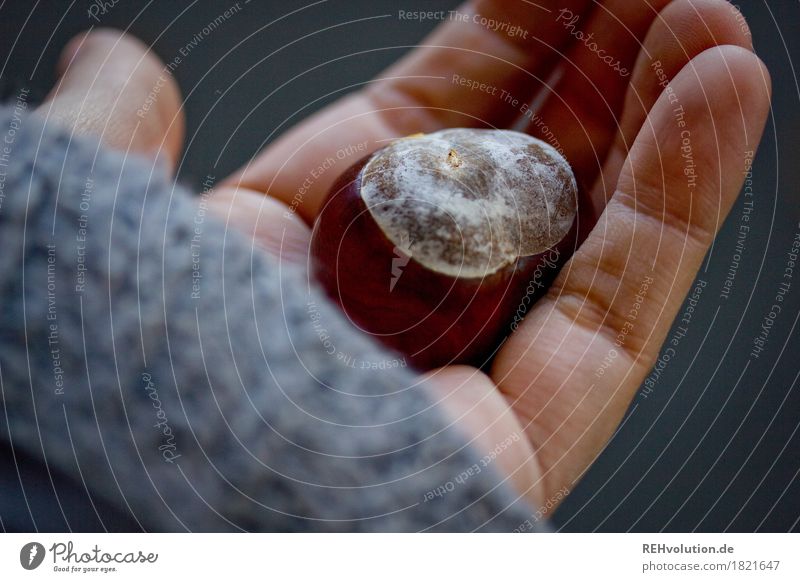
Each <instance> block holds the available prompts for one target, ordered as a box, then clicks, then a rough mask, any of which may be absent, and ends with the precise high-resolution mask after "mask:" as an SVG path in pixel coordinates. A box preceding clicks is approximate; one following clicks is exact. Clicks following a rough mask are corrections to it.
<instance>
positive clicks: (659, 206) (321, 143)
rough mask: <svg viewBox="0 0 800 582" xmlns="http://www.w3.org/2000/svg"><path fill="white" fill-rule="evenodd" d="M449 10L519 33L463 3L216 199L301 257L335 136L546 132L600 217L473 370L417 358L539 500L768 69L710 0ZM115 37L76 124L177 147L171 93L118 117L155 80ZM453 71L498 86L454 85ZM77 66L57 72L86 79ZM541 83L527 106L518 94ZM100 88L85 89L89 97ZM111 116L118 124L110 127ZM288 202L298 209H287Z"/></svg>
mask: <svg viewBox="0 0 800 582" xmlns="http://www.w3.org/2000/svg"><path fill="white" fill-rule="evenodd" d="M459 12H460V13H461V14H471V13H476V14H480V15H482V16H485V17H487V18H490V19H493V20H495V21H498V22H508V23H509V24H510V25H518V26H519V27H520V30H522V31H526V32H527V34H524V35H523V34H520V35H516V36H513V37H511V36H508V35H506V34H505V33H504V32H503V31H502V30H500V31H498V32H492V31H491V30H490V29H489V28H487V27H486V26H483V25H481V24H479V23H475V22H473V20H472V18H469V17H468V18H466V19H465V20H466V22H462V21H448V22H446V23H444V24H443V25H441V26H440V27H439V28H438V29H437V30H436V31H435V32H434V33H433V34H432V35H431V36H430V37H429V38H427V39H426V40H425V41H423V42H422V43H421V46H420V47H419V48H418V49H417V50H416V51H414V52H412V53H410V54H409V55H408V56H407V57H405V58H404V59H402V60H401V61H400V62H399V63H397V64H396V65H395V66H394V67H392V68H390V69H389V70H388V71H386V72H385V73H384V74H383V75H381V76H380V77H379V78H378V79H377V80H376V81H375V82H374V83H372V84H371V85H369V86H368V87H367V88H365V89H363V90H361V91H359V92H357V93H354V94H352V95H350V96H348V97H346V98H344V99H342V100H340V101H339V102H337V103H336V104H334V105H332V106H331V107H329V108H327V109H325V110H324V111H322V112H320V113H318V114H316V115H314V116H313V117H311V118H310V119H308V120H307V121H305V122H303V123H302V124H300V125H299V126H298V127H296V128H295V129H293V130H292V131H291V132H289V133H287V134H286V135H284V136H283V137H281V138H280V139H279V140H277V141H276V142H275V143H274V144H273V145H272V146H271V147H270V148H269V149H268V150H267V151H265V152H264V153H263V154H261V155H260V156H259V157H257V158H256V159H255V160H253V161H252V162H251V163H249V164H247V165H246V166H245V167H244V168H242V169H241V170H240V171H239V172H237V173H236V174H235V175H234V176H232V177H231V178H229V179H228V180H227V181H226V182H225V187H224V188H221V189H220V190H219V191H218V192H217V194H216V196H215V197H214V198H213V206H214V207H215V208H216V210H217V211H218V212H219V213H220V215H221V216H222V217H223V218H224V219H226V220H229V221H230V222H231V224H232V225H234V226H236V227H237V228H240V229H242V230H243V231H244V232H245V233H246V234H248V235H250V236H253V238H254V240H255V241H257V242H258V243H260V244H262V245H263V246H264V247H265V248H267V249H268V250H270V251H271V252H274V253H276V254H277V255H278V256H279V257H281V258H282V259H284V260H288V261H297V260H304V259H305V249H306V247H307V245H308V238H309V232H310V231H309V229H308V226H307V224H308V223H311V222H312V221H313V219H314V216H315V214H316V212H317V209H318V208H319V206H320V204H321V202H322V199H323V197H324V196H325V194H326V192H327V190H328V188H329V187H330V185H331V182H332V181H333V180H334V179H335V177H336V176H335V175H334V174H335V173H336V172H331V173H327V174H323V176H322V177H321V178H320V179H318V180H316V181H315V182H314V183H313V184H312V185H311V187H310V188H307V189H306V191H305V194H304V195H303V197H302V198H301V199H299V200H298V199H297V198H295V195H296V193H297V192H298V190H299V189H300V187H301V185H302V184H303V182H304V180H305V178H306V176H307V175H308V173H309V169H310V168H313V167H316V166H317V165H319V162H320V160H325V159H326V158H327V157H335V154H336V152H337V151H338V150H340V149H341V148H347V147H348V146H352V145H353V144H358V143H362V142H366V143H367V144H368V145H369V147H371V148H372V149H377V148H378V147H380V145H381V144H382V143H384V140H386V139H390V138H394V137H399V136H404V135H408V134H412V133H417V132H431V131H435V130H438V129H441V128H443V127H450V126H484V127H486V126H489V127H510V126H515V127H516V124H518V123H523V124H526V127H527V131H529V132H530V133H531V134H533V135H535V136H536V137H540V138H541V139H544V140H546V141H550V142H551V143H554V142H553V139H555V140H557V147H560V148H561V149H562V150H563V152H564V153H565V155H566V157H567V158H568V160H569V161H570V163H571V165H572V167H573V169H574V171H575V174H576V177H577V179H578V183H579V185H580V186H581V187H582V188H585V189H587V190H589V191H590V192H591V198H592V203H593V208H592V209H591V210H592V212H593V213H594V214H595V216H597V223H596V225H595V226H594V228H593V230H591V232H587V233H585V234H586V235H587V238H586V239H585V241H584V242H583V244H582V246H581V247H580V248H579V249H578V251H577V252H576V254H575V255H574V256H573V258H572V259H571V260H570V261H569V262H568V263H567V265H566V266H565V267H564V268H563V270H562V272H561V274H560V276H559V277H558V279H557V281H556V282H555V284H554V285H553V287H552V288H551V289H550V291H549V293H548V294H547V296H546V297H545V298H543V299H542V300H540V301H539V302H538V303H537V304H536V305H535V307H534V308H533V309H532V310H531V311H530V313H529V314H528V316H527V317H526V319H525V320H524V322H523V323H522V324H521V325H520V327H519V328H518V330H517V331H516V332H515V333H514V334H512V336H511V337H510V338H509V339H508V340H507V341H506V343H505V344H504V345H503V347H502V349H501V350H500V352H499V353H498V354H497V357H496V358H495V363H494V366H493V368H492V370H491V372H490V374H489V375H485V374H483V373H482V372H480V371H478V370H476V369H473V368H468V367H464V366H451V367H446V368H442V369H440V370H435V371H433V372H431V373H429V374H428V375H427V379H428V380H429V383H430V386H431V390H432V391H433V392H434V393H435V394H436V396H437V399H438V401H439V402H440V403H441V404H442V406H443V407H444V409H445V410H446V411H447V413H448V414H450V415H452V418H453V419H454V422H458V423H459V425H460V427H461V428H462V430H463V431H464V432H465V434H467V435H469V436H470V438H471V439H472V440H473V441H474V444H475V445H476V446H477V447H478V448H479V449H480V448H483V449H484V450H487V451H488V450H492V449H494V448H495V447H496V445H498V443H501V442H503V441H504V440H505V439H506V438H507V436H509V435H512V434H517V435H524V438H520V439H518V440H515V441H514V444H513V445H512V446H510V447H508V448H506V449H505V450H504V451H503V452H502V453H501V454H499V455H498V456H497V459H496V460H495V461H494V466H495V467H496V468H497V469H499V470H500V471H501V472H503V473H504V474H505V475H507V476H508V478H509V480H510V481H511V483H512V484H513V485H514V486H515V487H516V488H517V489H518V491H519V492H520V494H522V495H525V496H526V497H527V498H528V499H529V500H530V501H531V503H532V504H534V506H542V505H544V504H545V503H547V502H548V501H549V502H550V503H549V505H550V506H552V505H555V504H557V502H558V501H559V500H560V499H561V498H562V497H563V492H568V491H569V490H570V489H572V487H573V485H574V483H575V482H576V481H577V479H578V478H579V477H580V476H581V475H582V474H583V472H584V471H585V470H586V469H587V468H588V466H589V465H590V464H591V463H592V462H593V460H594V459H595V458H596V456H597V455H598V454H599V452H600V451H601V449H602V447H603V446H604V444H605V443H606V442H607V441H608V439H609V438H610V437H611V435H612V433H613V431H614V430H615V428H616V427H617V425H618V423H619V422H620V420H621V418H622V416H623V414H624V412H625V410H626V409H627V407H628V405H629V403H630V401H631V399H632V398H633V396H634V394H635V392H636V390H637V389H638V387H639V386H640V384H641V382H642V380H643V379H644V377H645V375H646V374H647V372H648V371H649V370H650V368H651V367H652V365H653V363H654V362H655V359H656V357H657V356H658V353H659V350H660V347H661V345H662V343H663V341H664V339H665V337H666V334H667V332H668V330H669V328H670V326H671V324H672V322H673V319H674V318H675V316H676V314H677V312H678V310H679V308H680V306H681V304H682V302H683V300H684V298H685V296H686V293H687V292H688V290H689V288H690V286H691V284H692V281H693V279H694V276H695V274H696V272H697V270H698V268H699V265H700V263H701V261H702V259H703V257H704V255H705V253H706V251H707V249H708V247H709V245H710V243H711V241H712V240H713V238H714V236H715V234H716V232H717V230H718V229H719V227H720V226H721V224H722V222H723V220H724V218H725V216H726V214H727V212H728V211H729V209H730V206H731V205H732V203H733V202H734V200H735V199H736V197H737V194H738V192H739V189H740V187H741V184H742V181H743V179H744V171H745V168H746V164H747V159H748V158H747V155H746V152H751V151H753V150H755V149H756V147H757V145H758V142H759V140H760V136H761V132H762V130H763V126H764V123H765V120H766V116H767V113H768V109H769V101H770V80H769V74H768V72H767V71H766V69H765V67H764V65H763V64H762V63H761V61H760V60H759V59H758V58H757V57H756V56H755V55H754V54H753V53H752V45H751V42H750V35H749V32H748V31H747V29H746V26H744V25H743V24H742V23H743V21H742V19H741V16H740V15H739V14H738V12H736V10H735V9H734V8H733V7H732V6H731V5H730V4H728V3H726V2H723V1H722V0H693V1H689V0H674V1H673V2H668V1H667V0H649V2H648V1H645V0H642V1H641V2H639V1H630V0H605V1H604V2H598V3H594V2H589V1H585V0H560V1H559V2H556V1H551V0H540V1H539V2H538V3H536V5H534V4H533V3H522V2H519V3H510V2H500V1H489V0H486V1H478V0H476V1H474V2H470V3H467V4H466V5H464V6H462V7H461V8H460V9H459ZM96 35H97V33H93V34H92V35H90V36H89V37H87V38H88V39H90V40H91V39H92V37H95V38H96ZM590 35H591V36H590ZM100 36H101V37H103V38H101V40H102V41H103V42H112V38H114V35H113V33H108V32H104V33H100ZM116 39H117V41H115V42H117V45H115V46H116V47H117V49H115V50H112V51H109V50H108V47H107V46H106V50H101V51H97V55H96V57H95V62H94V65H92V64H91V63H90V62H89V61H90V60H91V57H87V59H86V61H84V64H83V65H80V66H78V67H77V69H76V70H78V69H81V67H83V68H85V69H86V70H88V71H95V72H97V71H100V73H97V75H101V74H102V75H111V73H112V71H110V70H109V71H106V72H105V73H104V72H103V71H104V69H103V67H102V66H101V65H100V58H101V57H106V56H107V57H108V58H109V59H114V60H117V59H118V60H120V61H121V62H126V63H128V65H129V68H128V69H125V70H126V71H127V72H128V73H130V74H129V80H128V81H127V82H123V81H122V79H121V77H122V76H123V72H122V71H121V68H120V67H115V68H114V69H115V70H116V71H117V82H116V84H113V83H104V86H105V87H106V88H107V89H106V93H108V88H112V89H114V88H115V89H116V92H117V94H118V95H117V96H120V95H122V96H123V97H122V98H121V99H120V98H118V99H116V100H115V101H114V103H115V105H114V106H106V107H98V108H97V110H96V111H94V112H93V113H90V114H88V115H89V116H90V117H92V116H93V115H94V119H95V120H97V119H100V122H97V121H94V122H92V123H87V122H83V123H78V124H77V125H76V127H77V128H78V129H80V128H86V130H88V131H94V132H97V133H100V134H101V135H102V138H103V139H105V140H106V141H108V142H109V143H111V144H112V145H114V146H117V147H124V148H126V149H131V150H137V151H142V152H161V153H162V155H163V156H164V157H166V158H167V159H175V158H176V157H177V155H178V152H179V140H176V137H175V136H176V132H177V131H178V130H177V129H176V128H180V127H182V120H180V118H181V116H180V111H179V106H178V105H176V104H175V103H173V102H172V100H171V99H159V100H158V102H157V110H158V113H157V115H151V116H149V122H153V123H154V124H155V121H154V120H158V123H160V124H161V125H157V124H155V125H156V127H155V128H149V129H148V131H147V132H140V131H136V130H135V129H132V128H133V127H134V126H135V125H136V124H135V123H131V122H135V121H136V119H135V116H136V111H137V109H139V108H140V107H141V102H142V101H141V99H142V92H145V93H146V92H147V91H149V90H150V88H152V87H153V84H154V79H155V78H157V77H156V76H154V74H153V73H152V72H145V73H142V69H143V68H145V65H142V63H151V62H152V61H153V60H154V58H153V57H152V56H146V55H145V48H144V47H143V46H141V45H138V44H136V43H134V42H133V41H130V40H129V39H127V38H124V37H123V38H120V37H116ZM98 42H99V41H98ZM120 47H122V48H120ZM601 51H602V52H601ZM134 52H135V53H136V56H137V57H139V58H140V59H141V60H140V61H138V62H139V65H138V66H134V63H135V62H137V61H136V59H134V58H132V57H131V54H133V53H134ZM101 53H103V54H101ZM68 54H70V53H68ZM78 54H80V51H79V52H78ZM126 55H127V56H126ZM126 59H127V60H126ZM76 61H77V62H80V61H81V59H76ZM73 67H74V65H70V66H69V67H66V72H65V77H64V78H65V79H69V77H70V75H71V74H72V73H71V72H70V71H71V69H73ZM147 67H148V71H149V65H147ZM109 69H111V67H109ZM554 72H558V75H553V73H554ZM76 74H78V73H76ZM158 74H159V75H160V74H161V71H160V69H159V72H158ZM455 75H457V77H454V76H455ZM140 77H141V78H140ZM461 78H463V79H467V80H474V81H477V82H478V83H485V84H486V85H487V86H488V87H496V88H497V90H496V91H490V90H487V91H483V92H482V91H479V90H470V89H469V88H468V87H467V86H465V85H462V84H460V83H458V82H457V81H458V79H461ZM87 79H88V76H87V77H85V78H84V80H83V86H82V84H81V83H80V82H78V83H64V82H63V80H62V86H66V87H67V88H68V89H69V88H70V87H72V88H73V89H72V91H73V92H74V93H75V94H76V95H83V94H87V89H86V86H85V84H86V80H87ZM552 79H555V81H552ZM95 80H96V78H95ZM144 81H146V83H145V82H144ZM454 81H456V82H454ZM667 82H669V85H668V86H667ZM139 87H142V88H139ZM145 89H146V90H145ZM171 91H172V89H170V93H171ZM503 91H504V93H501V92H503ZM542 91H546V93H544V94H543V93H542ZM88 94H92V92H91V91H88ZM92 95H95V94H92ZM504 95H508V96H510V100H506V99H504V98H503V97H502V96H504ZM537 95H539V96H541V99H539V100H537V103H539V105H538V106H537V108H536V109H535V115H531V113H530V112H529V111H528V112H526V111H524V110H523V109H522V104H526V103H530V102H531V100H532V99H533V98H534V97H535V96H537ZM126 96H127V97H126ZM111 98H112V96H111V95H106V94H105V93H104V94H103V95H102V96H101V95H100V94H96V97H91V98H90V101H92V102H94V101H97V102H103V103H106V104H107V103H110V102H111V101H110V100H111ZM514 101H516V103H514ZM79 102H81V101H80V99H79V98H76V97H75V95H72V96H71V97H70V91H67V92H66V94H64V93H63V92H60V91H58V90H56V91H54V94H53V95H52V97H51V101H50V102H49V103H48V104H45V105H44V106H43V110H45V109H47V108H48V107H49V108H51V109H49V111H50V112H51V114H53V113H52V112H53V111H55V112H59V111H61V112H63V111H66V112H67V113H58V115H59V116H60V117H61V118H65V119H73V120H79V119H81V115H77V114H75V113H74V111H75V107H76V104H77V103H79ZM126 124H127V127H128V128H130V131H129V134H127V135H123V134H124V132H123V130H122V129H119V128H124V127H126ZM107 127H115V128H118V132H117V133H114V134H111V135H109V134H108V133H107V132H106V130H105V128H107ZM554 145H556V143H554ZM263 194H267V195H268V196H267V197H264V196H263ZM290 205H291V206H292V207H296V210H297V213H292V212H289V213H287V212H286V210H287V206H290ZM583 210H585V209H583ZM298 214H299V216H300V217H302V219H303V220H304V221H305V222H304V221H303V220H301V219H300V218H299V217H298ZM281 241H283V242H281ZM637 296H638V299H637Z"/></svg>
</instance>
